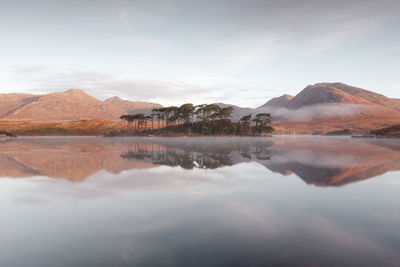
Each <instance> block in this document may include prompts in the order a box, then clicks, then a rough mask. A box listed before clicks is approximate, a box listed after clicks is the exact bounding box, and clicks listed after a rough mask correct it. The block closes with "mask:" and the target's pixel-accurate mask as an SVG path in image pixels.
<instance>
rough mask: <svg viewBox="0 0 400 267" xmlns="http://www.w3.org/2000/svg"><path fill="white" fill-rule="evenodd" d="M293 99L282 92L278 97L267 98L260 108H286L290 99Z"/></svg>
mask: <svg viewBox="0 0 400 267" xmlns="http://www.w3.org/2000/svg"><path fill="white" fill-rule="evenodd" d="M292 99H293V96H291V95H287V94H284V95H282V96H280V97H275V98H272V99H271V100H269V101H268V102H267V103H265V104H264V105H262V106H261V107H260V108H265V107H281V108H287V107H288V105H289V103H290V100H292Z"/></svg>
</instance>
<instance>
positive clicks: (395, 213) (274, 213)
mask: <svg viewBox="0 0 400 267" xmlns="http://www.w3.org/2000/svg"><path fill="white" fill-rule="evenodd" d="M0 176H1V177H2V178H0V210H1V213H2V216H1V220H0V227H1V228H0V229H1V232H0V266H18V267H25V266H29V267H36V266H37V267H45V266H68V267H70V266H400V205H399V204H400V140H369V139H351V138H323V137H296V138H293V137H273V138H98V137H90V138H61V137H60V138H17V139H13V140H1V141H0Z"/></svg>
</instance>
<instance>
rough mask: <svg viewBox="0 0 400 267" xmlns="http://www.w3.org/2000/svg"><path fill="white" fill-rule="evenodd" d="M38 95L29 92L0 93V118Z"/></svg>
mask: <svg viewBox="0 0 400 267" xmlns="http://www.w3.org/2000/svg"><path fill="white" fill-rule="evenodd" d="M39 97H40V96H38V95H29V94H0V118H3V117H5V116H7V115H9V114H11V113H13V112H14V111H15V110H17V109H19V108H21V107H23V106H25V105H27V104H29V103H32V102H33V101H36V100H37V99H38V98H39Z"/></svg>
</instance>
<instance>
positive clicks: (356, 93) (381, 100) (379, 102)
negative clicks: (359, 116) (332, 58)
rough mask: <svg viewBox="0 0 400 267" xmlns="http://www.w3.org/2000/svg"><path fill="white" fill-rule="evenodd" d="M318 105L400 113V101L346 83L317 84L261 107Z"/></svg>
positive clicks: (290, 107)
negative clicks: (362, 106)
mask: <svg viewBox="0 0 400 267" xmlns="http://www.w3.org/2000/svg"><path fill="white" fill-rule="evenodd" d="M318 104H357V105H370V106H371V105H373V106H380V107H385V108H389V109H393V110H396V111H400V99H395V98H388V97H386V96H384V95H381V94H377V93H374V92H372V91H368V90H365V89H361V88H357V87H354V86H349V85H347V84H344V83H317V84H314V85H309V86H307V87H306V88H304V89H303V90H302V91H301V92H300V93H299V94H297V95H296V96H295V97H291V96H290V95H283V96H281V97H278V98H273V99H271V100H270V101H268V102H267V103H265V104H264V105H263V106H261V107H286V108H289V109H300V108H302V107H306V106H312V105H318ZM261 107H260V108H261Z"/></svg>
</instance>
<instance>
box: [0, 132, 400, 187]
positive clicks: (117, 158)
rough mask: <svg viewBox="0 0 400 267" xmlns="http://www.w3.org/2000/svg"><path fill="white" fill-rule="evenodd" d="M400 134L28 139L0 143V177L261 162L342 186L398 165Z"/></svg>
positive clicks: (82, 175)
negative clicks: (375, 137) (398, 136)
mask: <svg viewBox="0 0 400 267" xmlns="http://www.w3.org/2000/svg"><path fill="white" fill-rule="evenodd" d="M398 143H399V141H395V140H393V141H390V140H377V141H375V140H358V139H357V140H355V139H349V138H320V137H307V138H305V137H304V138H303V137H300V138H289V137H277V138H272V139H271V138H32V139H29V138H26V139H23V138H21V139H15V140H12V141H8V142H0V176H1V177H32V176H48V177H53V178H63V179H68V180H71V181H82V180H84V179H86V178H87V177H89V176H91V175H93V174H95V173H97V172H99V171H101V170H106V171H108V172H111V173H114V174H119V173H121V172H122V171H124V170H131V169H145V168H153V167H157V166H159V165H166V166H172V167H175V166H180V167H182V168H184V169H187V170H191V169H194V168H199V169H215V168H219V167H223V166H232V165H235V164H238V163H242V162H257V163H259V164H261V165H263V166H265V167H266V168H268V169H269V170H271V171H273V172H277V173H281V174H283V175H289V174H292V173H294V174H296V175H297V176H299V177H300V178H301V179H303V180H304V181H305V182H306V183H308V184H314V185H317V186H340V185H345V184H348V183H351V182H355V181H360V180H364V179H368V178H371V177H375V176H378V175H381V174H383V173H385V172H388V171H394V170H400V151H399V149H398V147H399V144H398Z"/></svg>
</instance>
